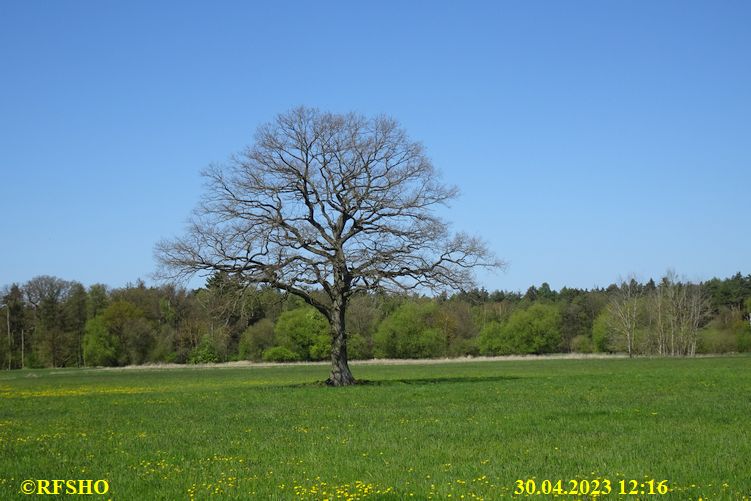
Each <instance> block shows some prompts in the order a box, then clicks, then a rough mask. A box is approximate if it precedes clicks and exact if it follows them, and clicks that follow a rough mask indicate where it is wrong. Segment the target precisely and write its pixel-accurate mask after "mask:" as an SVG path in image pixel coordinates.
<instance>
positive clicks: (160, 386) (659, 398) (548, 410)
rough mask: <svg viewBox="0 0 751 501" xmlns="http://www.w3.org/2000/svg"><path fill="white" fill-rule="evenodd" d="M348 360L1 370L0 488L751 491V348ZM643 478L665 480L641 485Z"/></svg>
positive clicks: (460, 494) (195, 493)
mask: <svg viewBox="0 0 751 501" xmlns="http://www.w3.org/2000/svg"><path fill="white" fill-rule="evenodd" d="M353 372H354V374H355V377H357V378H358V379H360V380H362V381H363V382H364V384H360V385H357V386H354V387H347V388H329V387H326V386H324V385H322V384H321V383H320V381H322V380H324V379H325V378H326V376H327V373H328V367H327V366H326V365H298V366H277V367H214V368H201V367H185V368H175V369H138V370H105V369H45V370H32V371H30V370H24V371H12V372H3V373H0V499H22V498H24V495H23V494H22V493H21V490H20V486H21V483H22V481H24V480H27V479H93V480H97V479H105V480H106V481H107V483H108V486H109V491H108V492H107V494H106V495H104V496H97V495H93V496H90V497H94V498H102V499H104V498H108V499H124V500H150V499H165V500H172V499H208V498H212V497H218V498H228V499H394V500H397V499H409V498H412V499H465V500H469V499H505V498H514V497H525V496H526V495H525V494H522V495H517V494H515V492H518V491H519V489H520V488H519V487H518V485H517V484H518V481H519V480H522V481H526V480H528V479H532V480H533V481H534V484H535V486H536V488H537V489H538V490H539V488H540V487H541V485H542V484H543V481H546V480H549V481H551V482H550V484H548V485H547V487H550V486H551V485H552V486H553V487H555V484H556V482H557V481H558V480H561V481H562V483H561V484H559V486H562V488H563V489H569V488H571V486H572V485H573V483H572V481H576V483H578V484H581V485H583V481H585V480H586V481H587V482H588V483H590V485H594V484H595V481H597V484H599V485H600V486H601V487H602V486H604V484H605V481H606V480H607V481H609V482H610V483H611V485H612V491H611V492H610V493H609V494H608V495H604V496H600V498H601V499H699V498H703V499H705V500H716V499H727V500H737V499H748V496H749V495H751V474H750V473H751V468H750V467H749V464H751V463H750V461H751V460H750V459H749V458H751V421H750V420H749V419H750V417H751V357H715V358H694V359H647V358H643V359H623V358H619V359H583V360H534V361H527V360H520V361H482V362H465V363H449V362H447V363H439V364H404V365H399V364H396V365H362V364H354V365H353ZM650 480H654V481H655V483H654V484H652V485H657V482H660V481H667V482H665V483H664V484H663V485H665V486H667V487H668V488H669V491H668V493H667V494H664V495H660V494H654V495H649V494H641V492H642V491H644V490H645V487H644V486H645V485H649V484H648V483H647V482H649V481H650ZM621 482H623V484H622V485H624V486H625V488H626V491H628V492H634V494H620V493H619V491H620V490H621V489H620V484H621ZM637 483H638V484H639V487H637V488H635V489H632V486H633V485H636V484H637ZM530 485H531V484H530ZM601 490H602V489H601ZM647 490H648V488H647ZM32 497H35V496H32ZM48 497H49V496H48ZM61 497H63V498H64V497H66V496H61ZM531 497H535V498H537V499H546V498H551V497H554V494H549V495H546V494H535V495H532V496H531ZM557 497H558V498H559V499H578V498H591V497H593V496H591V494H590V495H589V496H573V495H566V494H560V495H558V496H557ZM595 497H596V496H595Z"/></svg>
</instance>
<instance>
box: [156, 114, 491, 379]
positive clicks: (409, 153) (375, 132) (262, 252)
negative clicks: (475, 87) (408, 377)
mask: <svg viewBox="0 0 751 501" xmlns="http://www.w3.org/2000/svg"><path fill="white" fill-rule="evenodd" d="M205 176H206V179H207V181H208V187H207V191H206V194H205V196H204V198H203V201H202V203H201V204H200V205H199V207H198V208H197V210H196V212H195V216H194V218H193V221H192V223H191V225H190V227H189V229H188V232H187V235H185V236H184V237H182V238H179V239H176V240H173V241H165V242H162V243H161V244H159V245H158V246H157V255H158V257H159V259H160V261H161V263H162V264H163V266H164V268H163V270H164V273H165V275H166V276H169V277H179V276H186V275H192V274H194V273H196V272H207V273H213V272H216V271H223V272H226V273H229V274H231V275H233V276H237V277H239V278H240V279H241V280H242V281H243V282H244V283H246V284H265V285H268V286H271V287H274V288H277V289H280V290H283V291H286V292H288V293H290V294H294V295H296V296H299V297H301V298H302V299H303V300H304V301H305V302H307V303H308V304H310V305H311V306H313V307H315V308H316V309H317V310H318V311H320V312H321V313H322V314H323V315H324V317H325V318H326V319H327V321H328V322H329V325H330V336H331V373H330V376H329V379H328V383H329V384H331V385H335V386H341V385H349V384H353V383H354V378H353V376H352V373H351V372H350V369H349V365H348V362H347V360H348V357H347V330H346V326H345V313H346V311H347V306H348V302H349V300H350V298H352V297H353V295H355V294H358V293H362V292H367V291H371V290H374V289H392V290H414V289H426V290H438V289H447V288H448V289H461V288H467V287H470V286H472V285H473V275H472V268H474V267H477V266H485V267H491V268H492V267H497V266H499V265H500V264H501V263H500V262H499V261H498V260H497V259H496V258H495V257H494V256H493V255H492V254H491V252H489V251H488V249H487V248H486V247H485V245H484V244H483V243H482V242H481V241H480V240H479V239H478V238H474V237H471V236H468V235H466V234H463V233H458V234H452V233H451V232H450V231H449V229H448V226H447V224H446V223H445V222H444V221H443V220H442V219H441V218H439V217H438V216H437V215H436V213H435V211H434V209H435V208H436V207H437V206H440V205H444V204H446V203H447V202H449V201H450V200H452V199H453V198H454V197H455V196H456V195H457V190H456V189H455V188H453V187H449V186H446V185H444V184H442V183H441V182H440V180H439V177H438V174H437V172H436V170H435V169H434V167H433V165H432V163H431V162H430V160H429V159H428V157H427V156H426V155H425V152H424V149H423V147H422V145H420V144H419V143H417V142H414V141H412V140H410V139H409V137H408V136H407V134H406V132H405V131H404V130H403V129H402V128H401V127H399V125H398V124H397V122H396V121H394V120H393V119H391V118H387V117H376V118H372V119H368V118H365V117H362V116H360V115H356V114H347V115H338V114H332V113H323V112H320V111H318V110H314V109H309V108H298V109H295V110H292V111H290V112H288V113H285V114H281V115H279V116H278V117H277V118H276V120H274V121H273V122H271V123H268V124H266V125H263V126H261V127H260V128H259V129H258V131H257V134H256V140H255V144H254V145H253V146H251V147H249V148H247V149H246V150H245V151H243V152H242V153H240V154H239V155H236V156H235V157H233V158H232V160H231V162H230V164H229V165H227V166H224V167H212V168H210V169H208V170H207V171H206V172H205ZM313 290H318V291H320V292H322V295H316V294H314V293H313Z"/></svg>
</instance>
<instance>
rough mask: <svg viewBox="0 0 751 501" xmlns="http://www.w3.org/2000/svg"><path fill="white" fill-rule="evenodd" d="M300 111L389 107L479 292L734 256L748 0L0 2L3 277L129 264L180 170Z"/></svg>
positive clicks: (177, 185)
mask: <svg viewBox="0 0 751 501" xmlns="http://www.w3.org/2000/svg"><path fill="white" fill-rule="evenodd" d="M297 105H307V106H314V107H319V108H321V109H325V110H330V111H337V112H346V111H351V110H352V111H359V112H362V113H364V114H368V115H371V114H376V113H386V114H389V115H392V116H394V117H395V118H397V119H398V120H400V121H401V123H402V124H403V125H404V127H405V128H406V129H407V130H408V132H409V133H410V135H411V136H412V137H413V138H414V139H417V140H420V141H422V142H423V143H424V144H425V146H426V148H427V151H428V153H429V155H430V156H431V158H432V160H433V161H434V163H435V164H436V166H437V167H438V168H439V169H441V171H442V172H443V174H444V179H445V180H446V181H447V182H449V183H453V184H456V185H458V186H459V187H460V189H461V191H462V196H461V197H460V198H459V199H458V200H457V201H456V202H455V203H454V204H453V208H452V211H451V213H450V214H449V218H450V219H451V220H452V221H453V223H454V227H455V228H456V229H463V230H468V231H470V232H473V233H477V234H481V235H482V236H483V237H484V238H485V239H486V241H487V242H488V243H489V244H490V246H491V247H492V248H493V249H494V250H495V251H496V253H497V254H498V255H499V256H500V257H502V258H504V259H505V260H507V261H508V262H509V263H510V266H509V268H508V270H507V271H506V272H504V273H498V274H496V275H490V276H482V277H480V283H481V284H483V285H484V286H485V287H487V288H489V289H507V290H525V289H526V288H527V287H528V286H529V285H531V284H538V285H539V284H540V283H541V282H543V281H547V282H549V283H550V285H551V286H552V287H553V288H556V289H557V288H560V287H562V286H564V285H568V286H576V287H592V286H595V285H600V286H604V285H607V284H608V283H610V282H612V281H614V280H616V279H617V278H618V276H619V275H624V276H625V275H626V274H629V273H636V274H637V275H638V276H639V277H641V278H644V279H646V278H649V277H650V276H654V277H658V276H659V275H660V274H662V273H663V272H664V271H665V270H666V269H667V268H669V267H672V268H675V269H676V270H677V271H678V272H679V273H680V274H684V275H685V276H687V277H688V278H690V279H705V278H711V277H712V276H720V277H725V276H729V275H731V274H732V273H734V272H736V271H742V272H743V273H749V272H751V266H749V265H751V3H749V2H746V1H723V2H710V1H706V2H691V1H675V2H670V1H660V2H653V1H647V0H645V1H629V2H600V1H592V2H559V1H549V2H537V1H530V2H527V1H524V2H519V1H514V2H500V1H499V2H496V1H493V2H456V1H450V2H435V1H430V2H428V1H423V2H383V1H378V2H351V1H346V2H345V1H342V2H327V1H323V2H303V1H300V2H264V3H261V2H226V1H222V2H185V1H180V2H132V1H128V2H114V1H88V2H87V1H75V2H73V1H70V2H30V1H9V0H4V1H3V2H2V3H0V215H1V217H0V239H1V240H0V242H1V243H0V263H2V265H1V267H0V286H2V285H3V284H9V283H11V282H24V281H26V280H28V279H30V278H32V277H33V276H35V275H40V274H50V275H57V276H59V277H61V278H65V279H68V280H74V279H75V280H79V281H81V282H83V283H84V284H86V285H89V284H91V283H95V282H103V283H106V284H108V285H110V286H114V287H117V286H122V285H124V284H126V283H127V282H129V281H130V282H132V281H135V280H136V279H137V278H139V277H141V278H144V279H146V281H147V283H148V282H149V275H150V273H152V272H153V271H154V268H155V264H154V260H153V255H152V249H153V246H154V244H155V242H156V241H157V240H159V239H161V238H164V237H171V236H175V235H178V234H180V233H181V232H182V229H183V225H184V222H185V220H186V218H187V217H188V215H189V213H190V211H191V209H192V208H193V207H194V205H195V203H196V202H197V200H198V198H199V195H200V193H201V183H202V181H201V178H200V176H199V171H200V170H201V169H202V168H204V167H205V166H207V165H208V164H210V163H212V162H222V161H224V160H225V159H226V158H227V157H228V156H229V155H230V154H231V153H233V152H236V151H238V150H240V149H241V148H243V147H244V146H245V145H247V144H249V143H250V142H251V141H252V134H253V131H254V130H255V128H256V127H257V126H258V125H259V124H261V123H263V122H266V121H268V120H270V119H272V118H273V116H274V115H275V114H277V113H279V112H283V111H286V110H288V109H289V108H291V107H293V106H297Z"/></svg>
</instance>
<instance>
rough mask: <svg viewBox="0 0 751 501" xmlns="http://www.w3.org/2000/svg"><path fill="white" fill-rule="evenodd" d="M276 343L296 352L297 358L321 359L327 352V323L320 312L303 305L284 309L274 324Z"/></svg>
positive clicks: (328, 338)
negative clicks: (287, 309) (288, 309)
mask: <svg viewBox="0 0 751 501" xmlns="http://www.w3.org/2000/svg"><path fill="white" fill-rule="evenodd" d="M274 334H275V336H276V340H277V344H279V345H280V346H283V347H285V348H287V349H288V350H289V351H292V352H294V353H296V354H297V356H298V359H299V360H322V359H324V358H326V357H327V356H328V353H329V351H328V350H329V343H330V341H329V340H330V337H329V336H330V335H329V323H328V321H327V320H326V318H325V317H324V316H323V315H321V313H320V312H319V311H318V310H316V309H314V308H312V307H310V306H305V307H302V308H297V309H294V310H290V311H285V312H284V313H282V314H281V315H280V316H279V319H278V320H277V321H276V325H274Z"/></svg>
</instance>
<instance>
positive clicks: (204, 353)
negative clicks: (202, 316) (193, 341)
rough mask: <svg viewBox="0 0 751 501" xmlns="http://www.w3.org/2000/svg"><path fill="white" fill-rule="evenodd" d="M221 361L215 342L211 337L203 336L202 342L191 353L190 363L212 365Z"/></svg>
mask: <svg viewBox="0 0 751 501" xmlns="http://www.w3.org/2000/svg"><path fill="white" fill-rule="evenodd" d="M218 361H219V355H218V354H217V352H216V348H215V347H214V342H213V341H212V340H211V338H210V337H209V336H203V337H202V338H201V342H200V343H199V344H198V346H196V347H195V349H194V350H193V351H192V352H191V353H190V356H189V357H188V362H190V363H191V364H210V363H216V362H218Z"/></svg>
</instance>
